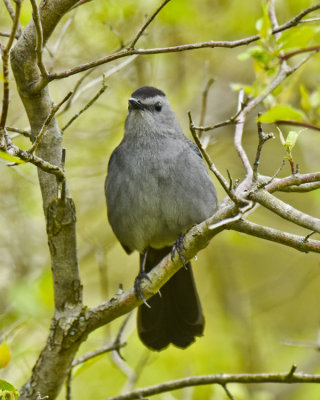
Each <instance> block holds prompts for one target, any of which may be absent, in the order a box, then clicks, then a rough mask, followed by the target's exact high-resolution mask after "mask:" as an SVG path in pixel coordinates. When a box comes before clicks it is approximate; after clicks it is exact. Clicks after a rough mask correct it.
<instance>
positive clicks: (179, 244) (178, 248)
mask: <svg viewBox="0 0 320 400" xmlns="http://www.w3.org/2000/svg"><path fill="white" fill-rule="evenodd" d="M182 249H184V243H183V235H182V233H180V235H179V236H178V239H177V240H176V242H175V244H174V245H173V246H172V249H171V259H173V257H174V256H175V252H176V251H177V253H178V255H179V258H180V260H181V262H182V265H183V266H184V268H185V269H187V265H186V260H185V259H184V256H183V254H182Z"/></svg>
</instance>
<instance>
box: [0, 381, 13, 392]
mask: <svg viewBox="0 0 320 400" xmlns="http://www.w3.org/2000/svg"><path fill="white" fill-rule="evenodd" d="M0 390H7V391H9V392H13V391H15V390H16V388H15V387H14V386H13V385H11V383H9V382H7V381H4V380H3V379H0Z"/></svg>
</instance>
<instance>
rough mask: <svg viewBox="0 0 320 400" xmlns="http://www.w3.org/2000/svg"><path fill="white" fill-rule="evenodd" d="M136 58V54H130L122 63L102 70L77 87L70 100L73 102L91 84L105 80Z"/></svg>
mask: <svg viewBox="0 0 320 400" xmlns="http://www.w3.org/2000/svg"><path fill="white" fill-rule="evenodd" d="M136 58H137V56H132V57H129V58H127V59H126V60H125V61H123V62H122V63H120V64H118V65H116V66H114V67H113V68H110V69H109V70H108V71H106V72H104V73H103V74H102V75H100V76H99V77H98V78H96V79H93V80H92V81H90V82H89V83H87V84H86V85H84V86H83V87H82V88H81V89H79V90H78V88H77V92H76V93H75V95H74V96H73V97H72V98H71V99H70V100H71V102H75V101H76V100H77V99H78V98H79V97H80V96H81V95H82V93H84V92H86V91H87V90H88V89H90V88H91V87H92V86H94V85H97V84H99V83H101V82H102V81H103V80H105V81H106V80H107V79H108V78H109V77H110V76H112V75H113V74H116V73H117V72H119V71H121V70H122V69H123V68H125V67H126V66H127V65H129V64H131V63H132V62H133V61H134V60H135V59H136ZM91 71H93V70H88V71H87V74H88V73H90V72H91Z"/></svg>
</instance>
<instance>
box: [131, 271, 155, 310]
mask: <svg viewBox="0 0 320 400" xmlns="http://www.w3.org/2000/svg"><path fill="white" fill-rule="evenodd" d="M143 279H147V280H148V281H149V282H151V279H150V278H149V276H148V274H147V273H146V272H144V271H140V272H139V274H138V276H137V277H136V279H135V281H134V293H135V295H136V297H137V298H138V299H139V298H140V299H141V300H142V301H143V303H144V304H145V305H146V306H147V307H148V308H151V306H150V305H149V304H148V303H147V300H146V299H145V297H144V295H143V293H142V290H141V282H142V281H143Z"/></svg>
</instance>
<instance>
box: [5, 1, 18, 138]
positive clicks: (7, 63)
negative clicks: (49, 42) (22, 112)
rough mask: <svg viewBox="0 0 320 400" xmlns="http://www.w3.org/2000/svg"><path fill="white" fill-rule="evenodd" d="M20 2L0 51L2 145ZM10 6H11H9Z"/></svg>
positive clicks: (7, 3) (6, 2)
mask: <svg viewBox="0 0 320 400" xmlns="http://www.w3.org/2000/svg"><path fill="white" fill-rule="evenodd" d="M21 3H22V0H16V12H15V13H14V18H13V24H12V28H11V33H10V37H9V39H8V42H7V45H6V47H5V48H4V49H3V50H2V71H3V97H2V111H1V118H0V143H1V144H3V143H2V141H3V138H4V134H5V132H4V128H5V125H6V121H7V116H8V110H9V53H10V49H11V46H12V44H13V41H14V38H15V36H16V33H17V29H18V26H19V18H20V11H21ZM5 4H6V6H7V7H8V5H9V4H10V3H9V2H8V1H6V0H5ZM10 6H11V4H10Z"/></svg>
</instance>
